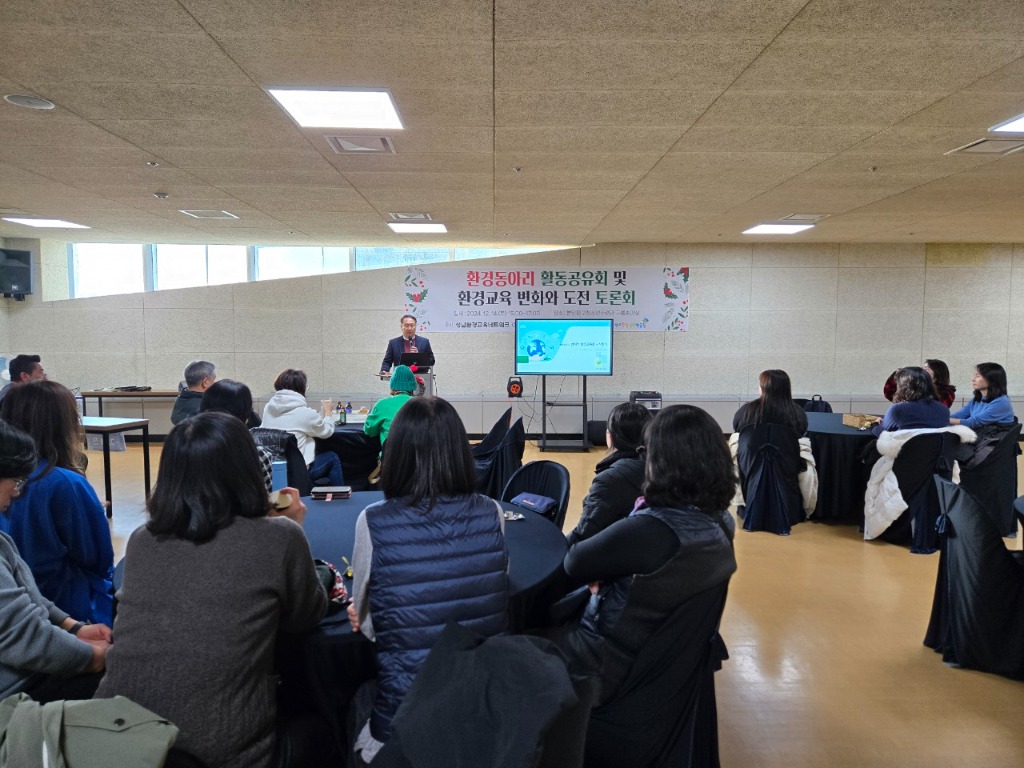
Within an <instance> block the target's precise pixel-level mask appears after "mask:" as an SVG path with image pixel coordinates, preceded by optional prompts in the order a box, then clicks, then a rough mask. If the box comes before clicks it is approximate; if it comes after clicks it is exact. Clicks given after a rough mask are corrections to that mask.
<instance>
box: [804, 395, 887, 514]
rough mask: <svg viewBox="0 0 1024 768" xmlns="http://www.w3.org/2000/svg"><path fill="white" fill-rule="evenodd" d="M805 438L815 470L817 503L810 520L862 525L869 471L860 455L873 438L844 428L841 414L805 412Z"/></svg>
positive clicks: (867, 433) (864, 431) (852, 429)
mask: <svg viewBox="0 0 1024 768" xmlns="http://www.w3.org/2000/svg"><path fill="white" fill-rule="evenodd" d="M807 436H808V437H810V438H811V452H812V453H813V454H814V462H815V464H817V467H818V503H817V506H815V508H814V514H813V515H812V516H811V518H810V519H811V520H828V521H832V522H840V523H857V524H860V525H862V524H863V523H864V492H865V491H866V490H867V487H868V476H869V474H870V472H871V470H870V468H868V467H866V466H864V464H862V463H861V461H860V454H861V451H863V450H864V448H865V447H866V446H867V444H868V443H870V442H871V441H872V440H874V439H875V436H874V435H873V434H871V432H870V430H860V429H855V428H854V427H848V426H846V425H844V424H843V414H841V413H808V414H807Z"/></svg>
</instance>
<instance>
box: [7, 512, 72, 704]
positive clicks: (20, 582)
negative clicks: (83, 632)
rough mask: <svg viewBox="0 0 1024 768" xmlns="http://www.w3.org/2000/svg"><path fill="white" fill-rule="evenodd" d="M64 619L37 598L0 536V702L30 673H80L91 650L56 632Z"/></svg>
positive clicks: (9, 546)
mask: <svg viewBox="0 0 1024 768" xmlns="http://www.w3.org/2000/svg"><path fill="white" fill-rule="evenodd" d="M67 617H68V615H67V614H66V613H64V611H62V610H61V609H60V608H58V607H57V606H56V605H54V604H53V603H51V602H50V601H49V600H47V599H46V598H45V597H43V596H42V595H41V594H40V593H39V589H38V588H37V587H36V582H35V579H33V578H32V572H31V571H30V570H29V568H28V565H27V564H26V563H25V561H24V560H22V559H21V555H19V554H18V547H17V546H15V544H14V542H13V541H12V540H11V537H10V536H8V535H7V534H6V533H3V532H0V699H2V698H4V697H5V696H10V695H11V694H12V693H17V692H18V691H21V690H22V689H23V688H25V686H26V685H27V683H28V682H29V680H30V679H31V677H32V675H33V674H34V673H42V674H49V675H58V676H61V677H65V676H67V677H70V676H71V675H75V674H78V673H79V672H84V671H85V668H86V667H88V666H89V662H91V661H92V648H91V646H90V645H89V644H88V643H85V642H83V641H81V640H79V639H78V638H77V637H75V636H74V635H72V634H70V633H69V632H65V631H64V630H63V629H61V628H60V626H59V625H60V624H61V623H62V622H63V621H64V620H65V619H66V618H67Z"/></svg>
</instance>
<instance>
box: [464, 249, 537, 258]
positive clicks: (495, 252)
mask: <svg viewBox="0 0 1024 768" xmlns="http://www.w3.org/2000/svg"><path fill="white" fill-rule="evenodd" d="M454 250H455V255H454V256H452V261H463V260H465V259H493V258H494V257H495V256H513V255H515V254H517V253H542V252H543V251H550V250H553V249H551V248H455V249H454Z"/></svg>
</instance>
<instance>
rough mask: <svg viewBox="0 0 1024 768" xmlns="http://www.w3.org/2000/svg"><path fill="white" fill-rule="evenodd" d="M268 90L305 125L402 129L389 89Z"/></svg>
mask: <svg viewBox="0 0 1024 768" xmlns="http://www.w3.org/2000/svg"><path fill="white" fill-rule="evenodd" d="M267 92H268V93H269V94H270V95H271V96H273V97H274V98H275V99H276V100H277V103H278V104H280V105H281V106H282V107H284V110H285V111H286V112H287V113H288V114H289V115H291V116H292V119H293V120H294V121H295V122H296V123H298V124H299V125H300V126H302V127H303V128H401V127H402V120H401V118H399V116H398V110H397V108H396V107H395V100H394V99H393V98H392V97H391V92H390V91H389V90H387V89H386V88H360V89H347V88H331V89H325V90H313V89H306V88H268V89H267Z"/></svg>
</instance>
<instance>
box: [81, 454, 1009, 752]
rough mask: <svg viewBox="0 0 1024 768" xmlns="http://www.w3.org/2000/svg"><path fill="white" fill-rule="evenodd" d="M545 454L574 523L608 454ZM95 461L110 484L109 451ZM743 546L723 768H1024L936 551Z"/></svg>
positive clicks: (832, 535) (139, 500) (745, 539)
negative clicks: (976, 666)
mask: <svg viewBox="0 0 1024 768" xmlns="http://www.w3.org/2000/svg"><path fill="white" fill-rule="evenodd" d="M158 457H159V448H158V447H156V448H154V450H153V460H154V465H153V466H154V476H155V472H156V466H157V463H158ZM535 458H549V459H554V460H556V461H560V462H562V463H563V464H565V465H566V466H567V467H568V468H569V470H570V472H571V475H572V483H573V493H572V501H571V503H570V512H569V520H567V522H566V530H568V529H569V528H570V527H571V526H572V525H575V521H576V519H577V518H578V516H579V509H580V501H581V499H582V497H583V495H584V494H585V493H586V490H587V487H588V486H589V483H590V479H591V477H592V473H593V467H594V464H595V463H596V462H597V460H598V459H599V458H600V456H599V454H598V453H597V452H596V451H595V452H591V453H588V454H541V453H539V452H537V450H536V449H535V448H534V447H533V446H532V445H531V446H529V447H528V448H527V455H526V460H531V459H535ZM90 459H91V469H90V473H89V477H90V480H91V481H92V482H93V484H94V485H95V486H96V487H97V489H101V488H102V483H103V480H102V477H103V476H102V462H103V459H102V455H101V454H99V453H95V452H94V453H91V454H90ZM112 463H113V469H114V477H115V483H114V500H115V505H114V520H113V522H112V533H113V535H114V539H115V549H116V550H117V552H118V555H120V553H121V551H122V550H123V546H124V539H125V537H126V536H127V535H128V534H129V533H131V531H132V530H133V529H134V528H135V527H136V526H138V525H140V524H141V523H142V522H143V521H144V511H143V493H142V457H141V449H140V448H138V447H137V446H129V450H128V452H127V453H126V454H120V455H115V456H114V458H113V461H112ZM1022 468H1024V466H1022ZM1022 476H1024V473H1022ZM1022 539H1024V536H1019V537H1018V539H1017V540H1016V541H1015V542H1011V543H1010V546H1011V547H1013V548H1017V549H1019V548H1020V546H1021V544H1020V542H1021V540H1022ZM736 550H737V559H738V561H739V571H738V572H737V574H736V576H735V577H734V578H733V581H732V586H731V590H730V595H729V602H728V605H727V606H726V610H725V617H724V619H723V625H722V635H723V636H724V638H725V641H726V643H727V644H728V646H729V652H730V655H731V658H730V659H729V660H728V661H727V662H725V666H724V668H723V670H722V672H721V673H719V675H718V677H717V689H718V714H719V723H720V731H721V733H720V742H721V749H722V764H723V766H726V768H747V766H752V767H753V766H765V768H775V767H778V768H803V767H804V766H806V767H807V768H811V767H815V768H818V767H822V768H826V767H827V768H839V767H841V766H842V767H845V766H849V767H850V768H854V767H860V766H865V767H868V766H887V767H888V766H892V767H893V768H896V767H897V766H899V767H900V768H917V767H918V766H920V768H940V767H945V766H950V768H953V767H954V766H955V767H956V768H973V767H974V766H977V767H978V768H1004V767H1005V768H1011V766H1024V683H1019V682H1012V681H1010V680H1004V679H1002V678H999V677H995V676H992V675H985V674H980V673H976V672H965V671H962V670H957V669H951V668H949V667H947V666H945V665H944V664H943V663H942V661H941V659H940V658H939V657H938V655H936V654H935V653H934V652H932V651H931V650H929V649H927V648H925V647H924V646H923V645H922V644H921V639H922V637H923V636H924V630H925V626H926V624H927V621H928V613H929V610H930V607H931V599H932V591H933V588H934V583H935V570H936V566H937V564H938V556H937V555H936V556H920V555H911V554H909V553H908V552H907V551H906V550H903V549H899V548H897V547H893V546H889V545H885V544H873V543H865V542H863V541H862V540H860V538H859V537H858V534H857V532H856V530H855V529H854V528H851V527H843V526H825V525H814V524H803V525H800V526H798V527H797V528H795V529H794V531H793V535H791V536H789V537H785V538H783V537H778V536H773V535H770V534H764V533H745V532H743V531H741V532H740V533H739V535H738V536H737V539H736ZM623 768H628V766H624V767H623Z"/></svg>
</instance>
